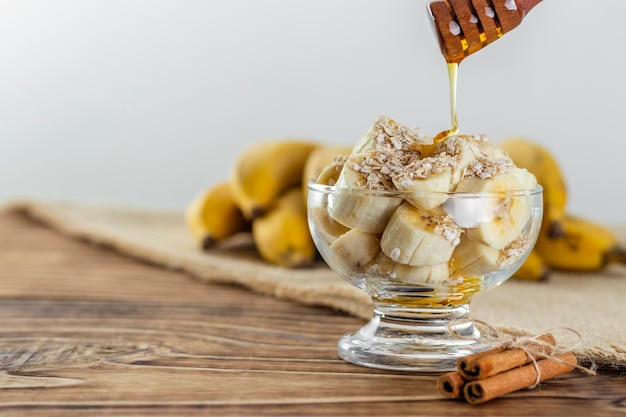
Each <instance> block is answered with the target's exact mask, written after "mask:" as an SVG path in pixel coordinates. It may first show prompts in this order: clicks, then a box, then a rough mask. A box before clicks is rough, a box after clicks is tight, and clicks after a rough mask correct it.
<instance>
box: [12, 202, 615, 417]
mask: <svg viewBox="0 0 626 417" xmlns="http://www.w3.org/2000/svg"><path fill="white" fill-rule="evenodd" d="M0 282H1V283H2V285H0V323H1V325H0V415H12V414H20V415H22V414H24V415H33V416H39V415H42V416H72V415H80V416H92V415H98V416H103V415H109V416H120V415H126V416H134V415H135V416H139V415H207V414H210V415H224V416H227V415H255V416H257V415H303V414H305V415H319V416H330V415H346V414H351V415H406V416H408V415H434V416H436V415H441V416H447V415H465V416H478V415H487V414H490V415H493V414H497V415H502V416H515V415H521V414H524V415H536V416H547V415H570V416H595V415H599V416H601V415H619V414H623V413H624V412H625V411H626V401H625V400H624V398H625V393H626V391H625V388H624V387H626V376H624V375H621V374H618V373H611V372H604V373H603V374H600V375H598V376H595V377H587V376H584V375H582V374H581V373H578V372H574V373H571V374H568V375H566V376H564V377H561V378H558V379H555V380H552V381H550V382H548V383H545V384H542V385H541V386H540V387H539V388H538V389H536V390H532V391H528V390H527V391H520V392H517V393H514V394H511V395H509V396H506V397H504V398H501V399H497V400H495V401H493V402H491V403H488V404H485V405H482V406H478V407H476V406H470V405H468V404H465V403H463V402H460V401H450V400H444V399H442V398H441V397H440V396H439V395H438V393H437V392H436V386H435V379H436V377H437V376H436V375H430V374H413V373H398V372H386V371H381V370H372V369H366V368H362V367H358V366H354V365H350V364H348V363H345V362H343V361H341V360H339V359H338V358H337V356H336V353H335V346H336V343H337V340H338V338H339V337H340V336H341V335H342V334H344V333H345V332H348V331H351V330H354V329H356V328H358V327H359V326H360V325H362V321H361V320H359V319H356V318H354V317H348V316H346V315H343V314H340V313H337V312H334V311H332V310H330V309H325V308H314V307H309V306H303V305H299V304H296V303H291V302H288V301H284V300H277V299H273V298H270V297H265V296H260V295H257V294H254V293H251V292H249V291H246V290H244V289H242V288H238V287H233V286H226V285H212V284H206V283H200V282H197V281H195V280H193V279H191V278H190V277H188V276H186V275H184V274H181V273H178V272H174V271H168V270H164V269H161V268H155V267H153V266H151V265H147V264H144V263H140V262H136V261H134V260H132V259H129V258H127V257H125V256H122V255H119V254H117V253H115V252H112V251H110V250H107V249H104V248H98V247H95V246H92V245H88V244H85V243H83V242H78V241H75V240H71V239H68V238H65V237H63V236H60V235H58V234H57V233H55V232H53V231H51V230H49V229H47V228H45V227H43V226H40V225H37V224H34V223H32V222H31V221H29V220H27V219H25V218H23V217H22V216H20V215H17V214H1V215H0Z"/></svg>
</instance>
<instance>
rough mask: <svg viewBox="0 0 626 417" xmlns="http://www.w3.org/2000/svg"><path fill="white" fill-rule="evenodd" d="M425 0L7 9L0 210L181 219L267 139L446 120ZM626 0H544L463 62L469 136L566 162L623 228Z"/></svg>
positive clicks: (578, 194)
mask: <svg viewBox="0 0 626 417" xmlns="http://www.w3.org/2000/svg"><path fill="white" fill-rule="evenodd" d="M427 3H428V2H427V1H422V0H341V1H334V0H298V1H293V0H204V1H201V0H197V1H193V0H171V1H159V0H91V1H86V0H55V1H50V0H28V1H22V0H12V1H6V0H4V1H3V0H0V145H1V146H0V203H1V202H5V201H10V200H12V199H17V198H34V199H54V200H69V201H77V202H92V203H97V204H109V205H122V206H134V207H146V208H155V209H166V210H180V211H182V210H183V209H184V207H185V206H186V205H187V204H188V203H189V201H190V200H191V199H192V198H193V196H194V195H195V194H196V193H197V192H199V191H200V190H201V189H203V188H205V187H207V186H209V185H212V184H214V183H216V182H218V181H221V180H223V179H225V178H226V177H227V175H228V171H229V169H230V166H231V165H232V163H233V162H234V159H235V158H236V156H237V154H238V153H239V152H240V151H241V149H243V148H244V147H245V146H247V145H249V144H251V143H253V142H255V141H260V140H265V139H270V138H282V137H302V138H308V139H315V140H318V141H320V142H324V143H340V144H353V143H354V142H355V141H356V140H357V139H358V138H359V137H360V136H361V135H362V134H363V133H364V132H365V131H366V130H367V129H368V128H369V126H370V125H371V124H372V123H373V122H374V121H375V120H376V118H377V117H378V116H380V115H386V116H390V117H392V118H395V119H396V120H397V121H399V122H401V123H403V124H407V125H411V126H419V127H420V128H421V129H422V130H423V131H424V132H425V133H429V134H432V135H434V134H436V133H438V132H439V131H441V130H444V129H447V128H449V127H450V113H449V91H448V80H447V71H446V66H445V62H444V59H443V58H442V56H441V54H440V52H439V47H438V44H437V41H436V39H435V37H434V35H433V33H432V31H431V28H430V26H429V22H428V19H427V13H426V4H427ZM624 16H626V2H624V1H623V0H602V1H594V2H591V1H582V0H568V1H565V0H544V1H543V2H542V3H540V4H539V5H538V6H537V7H536V8H535V9H533V10H532V12H531V13H530V14H529V15H528V16H527V17H526V19H525V20H524V21H523V23H522V24H521V25H520V26H519V27H518V28H516V29H515V30H514V31H512V32H510V33H508V34H507V35H506V36H504V37H503V38H502V39H500V40H498V41H497V42H495V43H493V44H491V45H489V46H488V47H487V48H486V49H484V50H482V51H480V52H478V53H476V54H474V55H472V56H471V57H469V58H468V59H466V60H465V61H463V62H462V64H461V66H460V72H459V79H458V83H459V92H458V116H459V124H460V128H461V132H462V133H486V134H488V135H489V136H490V137H491V138H492V139H493V141H494V142H498V141H501V140H503V139H504V138H507V137H509V136H523V137H526V138H528V139H531V140H535V141H538V142H540V143H542V144H543V145H544V146H545V147H547V148H548V149H550V150H551V151H552V152H554V154H555V155H556V157H557V159H558V161H559V163H560V165H561V167H562V169H563V171H564V173H565V177H566V179H567V182H568V188H569V190H570V201H569V206H568V207H569V208H568V211H569V212H571V213H574V214H579V215H584V216H587V217H590V218H592V219H596V220H599V221H603V222H619V221H624V220H626V214H625V213H624V211H623V210H622V209H623V208H624V205H623V201H624V197H623V196H622V190H624V184H623V182H622V181H623V180H624V179H625V177H626V174H625V169H624V166H625V164H626V162H625V158H624V155H626V141H625V139H624V132H623V131H622V129H621V127H620V126H621V124H622V123H623V122H624V119H625V118H626V112H625V106H624V104H623V100H624V97H626V80H625V79H624V76H623V75H622V74H623V72H624V67H625V65H624V64H625V60H626V54H624V53H623V48H624V44H623V42H624V39H625V38H624V34H623V33H622V31H623V23H624V21H623V20H624Z"/></svg>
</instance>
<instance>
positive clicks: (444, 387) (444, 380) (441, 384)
mask: <svg viewBox="0 0 626 417" xmlns="http://www.w3.org/2000/svg"><path fill="white" fill-rule="evenodd" d="M465 382H466V381H465V380H464V379H463V377H462V376H461V374H459V373H458V372H456V371H452V372H448V373H446V374H443V375H441V376H440V377H439V378H438V379H437V390H439V393H440V394H441V395H443V396H444V397H446V398H461V397H463V387H464V386H465Z"/></svg>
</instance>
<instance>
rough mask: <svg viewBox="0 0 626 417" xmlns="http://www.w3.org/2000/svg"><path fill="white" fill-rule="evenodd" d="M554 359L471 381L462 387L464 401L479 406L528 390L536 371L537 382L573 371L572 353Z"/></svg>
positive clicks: (574, 363)
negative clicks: (497, 398)
mask: <svg viewBox="0 0 626 417" xmlns="http://www.w3.org/2000/svg"><path fill="white" fill-rule="evenodd" d="M554 358H556V359H558V360H555V359H553V358H546V359H541V360H539V361H537V364H536V366H535V364H533V363H531V364H528V365H524V366H521V367H519V368H515V369H512V370H510V371H507V372H503V373H500V374H498V375H495V376H492V377H490V378H487V379H481V380H477V381H471V382H468V383H466V384H465V386H464V387H463V394H464V396H465V399H466V400H467V402H468V403H470V404H480V403H484V402H486V401H489V400H492V399H494V398H496V397H499V396H501V395H505V394H509V393H511V392H514V391H517V390H520V389H523V388H528V387H530V386H532V385H533V384H534V383H535V382H536V381H537V371H539V381H540V382H542V381H545V380H547V379H551V378H554V377H557V376H559V375H562V374H564V373H566V372H569V371H571V370H572V369H574V366H575V365H576V364H577V360H576V356H575V355H574V354H573V353H564V354H561V355H556V356H554Z"/></svg>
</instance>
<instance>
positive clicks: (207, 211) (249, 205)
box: [185, 139, 350, 268]
mask: <svg viewBox="0 0 626 417" xmlns="http://www.w3.org/2000/svg"><path fill="white" fill-rule="evenodd" d="M349 152H350V148H345V147H328V146H324V145H322V144H318V143H315V142H312V141H307V140H298V139H293V140H292V139H284V140H275V141H262V142H258V143H255V144H253V145H251V146H250V147H248V148H246V149H244V151H243V152H242V153H241V154H240V155H239V156H238V158H237V159H236V161H235V163H234V165H233V167H232V171H231V174H230V177H229V178H228V180H227V181H224V182H221V183H219V184H216V185H215V186H213V187H210V188H209V189H207V190H205V191H203V192H201V193H200V194H199V195H198V196H197V197H196V198H194V199H193V201H192V202H191V204H190V205H189V206H188V207H187V210H186V212H185V220H186V224H187V226H188V228H189V230H190V232H191V234H192V236H193V237H194V239H195V241H196V242H197V245H198V246H199V247H200V248H202V249H205V250H206V249H209V248H211V247H212V246H214V245H215V244H217V243H218V242H220V241H222V240H224V239H226V238H228V237H231V236H233V235H234V234H236V233H239V232H251V233H252V237H253V239H254V243H255V246H256V248H257V250H258V252H259V254H260V255H261V257H262V258H263V259H264V260H266V261H268V262H270V263H273V264H276V265H280V266H283V267H287V268H297V267H302V266H306V265H309V264H311V263H312V262H313V261H314V259H315V257H316V256H317V250H316V248H315V245H314V243H313V240H312V238H311V235H310V232H309V229H308V223H307V210H306V196H305V195H306V188H305V186H303V184H305V183H306V182H307V181H308V180H309V179H310V178H316V177H317V176H318V175H319V174H320V172H321V171H322V170H323V169H324V167H326V166H328V165H329V164H330V163H331V162H332V160H333V158H334V156H335V155H337V154H341V153H349Z"/></svg>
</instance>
